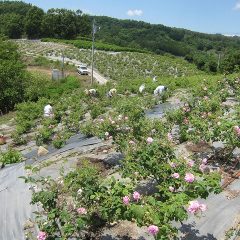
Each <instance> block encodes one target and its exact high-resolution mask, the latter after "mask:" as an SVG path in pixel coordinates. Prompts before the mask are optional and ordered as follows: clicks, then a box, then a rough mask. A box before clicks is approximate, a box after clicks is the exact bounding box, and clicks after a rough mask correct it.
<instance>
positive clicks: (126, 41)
mask: <svg viewBox="0 0 240 240" xmlns="http://www.w3.org/2000/svg"><path fill="white" fill-rule="evenodd" d="M93 18H95V19H96V23H97V25H99V26H101V29H100V31H98V32H97V34H96V40H97V41H100V43H99V46H100V44H101V43H102V45H101V47H103V45H104V44H112V45H115V48H116V46H119V48H120V47H124V48H128V49H141V50H142V51H144V50H145V51H151V52H154V53H156V54H161V55H163V54H165V53H168V54H169V53H170V54H172V55H174V56H181V57H184V58H185V59H186V60H187V61H189V62H190V63H194V64H195V65H196V66H197V68H198V69H200V70H203V71H206V72H229V73H233V72H235V71H238V70H239V67H240V51H239V48H240V38H239V37H226V36H223V35H221V34H205V33H198V32H193V31H190V30H186V29H180V28H172V27H167V26H164V25H161V24H149V23H145V22H139V21H132V20H119V19H115V18H110V17H105V16H89V15H86V14H84V13H83V12H82V11H81V10H77V11H72V10H68V9H58V8H55V9H49V10H48V11H47V12H44V11H43V10H42V9H41V8H38V7H36V6H33V5H30V4H27V3H24V2H19V1H14V2H12V1H2V2H0V22H1V25H0V34H3V35H6V36H7V37H9V38H21V37H26V36H27V37H28V38H29V39H39V38H43V37H51V38H57V39H68V40H69V39H76V38H79V37H80V38H83V37H84V38H85V39H88V40H90V41H91V22H92V20H93ZM89 44H91V43H90V42H89ZM97 47H98V46H97Z"/></svg>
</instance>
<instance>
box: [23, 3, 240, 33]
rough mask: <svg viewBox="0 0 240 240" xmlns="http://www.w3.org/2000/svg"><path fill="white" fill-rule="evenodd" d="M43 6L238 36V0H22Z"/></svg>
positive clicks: (239, 4) (239, 22)
mask: <svg viewBox="0 0 240 240" xmlns="http://www.w3.org/2000/svg"><path fill="white" fill-rule="evenodd" d="M24 2H27V3H32V4H34V5H36V6H39V7H41V8H43V9H44V10H45V11H47V9H49V8H68V9H72V10H77V9H80V10H82V11H83V12H84V13H88V14H90V15H98V16H109V17H115V18H119V19H133V20H138V21H144V22H148V23H153V24H163V25H166V26H170V27H179V28H185V29H189V30H193V31H198V32H205V33H221V34H225V35H240V0H201V1H199V0H24Z"/></svg>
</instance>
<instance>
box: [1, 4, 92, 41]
mask: <svg viewBox="0 0 240 240" xmlns="http://www.w3.org/2000/svg"><path fill="white" fill-rule="evenodd" d="M0 23H1V24H0V34H2V35H5V36H7V37H9V38H21V37H28V38H29V39H37V38H41V37H54V38H62V39H73V38H75V37H76V36H78V35H81V36H88V35H89V34H91V23H90V18H89V17H88V16H87V15H85V14H83V13H82V11H81V10H77V11H72V10H67V9H57V8H56V9H49V10H48V11H47V12H46V13H45V12H44V11H43V10H42V9H41V8H38V7H36V6H32V5H31V4H27V3H24V2H18V1H14V2H13V1H3V2H0Z"/></svg>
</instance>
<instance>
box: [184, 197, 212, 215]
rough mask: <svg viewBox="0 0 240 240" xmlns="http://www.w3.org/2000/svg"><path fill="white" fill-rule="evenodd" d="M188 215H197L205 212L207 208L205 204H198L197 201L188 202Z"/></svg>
mask: <svg viewBox="0 0 240 240" xmlns="http://www.w3.org/2000/svg"><path fill="white" fill-rule="evenodd" d="M187 210H188V212H189V213H193V214H195V213H198V212H205V211H206V210H207V206H206V205H205V204H200V203H199V202H198V201H197V200H196V201H190V202H189V206H188V209H187Z"/></svg>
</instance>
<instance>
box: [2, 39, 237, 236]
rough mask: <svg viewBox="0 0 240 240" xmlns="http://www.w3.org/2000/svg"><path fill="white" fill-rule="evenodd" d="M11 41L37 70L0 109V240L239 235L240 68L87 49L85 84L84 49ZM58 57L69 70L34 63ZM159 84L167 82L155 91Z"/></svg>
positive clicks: (54, 60)
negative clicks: (58, 75)
mask: <svg viewBox="0 0 240 240" xmlns="http://www.w3.org/2000/svg"><path fill="white" fill-rule="evenodd" d="M14 42H15V44H17V46H18V52H19V54H20V55H21V58H22V59H23V62H24V64H25V67H28V68H29V67H31V66H34V67H35V68H34V71H31V72H29V73H28V74H29V75H27V76H28V78H29V81H28V82H27V84H26V85H25V92H24V94H25V95H24V97H25V99H24V100H23V101H22V102H20V103H17V104H16V105H15V107H14V109H13V111H12V112H11V113H8V114H6V115H3V116H2V117H0V133H1V134H2V135H4V136H6V143H5V144H3V145H0V163H1V165H2V169H1V170H0V179H1V189H0V208H1V213H3V214H2V221H3V222H4V224H3V226H2V227H0V229H1V231H0V239H4V240H12V239H19V240H22V239H29V240H35V239H38V240H54V239H62V240H64V239H66V240H67V239H86V240H87V239H99V240H100V239H101V240H108V239H109V240H110V239H116V240H117V239H132V240H143V239H146V240H148V239H149V240H152V239H156V240H167V239H170V240H171V239H188V240H190V239H193V240H194V239H197V240H198V239H201V240H204V239H206V240H207V239H210V240H215V239H217V240H221V239H222V240H227V239H231V240H234V239H238V237H239V229H240V214H239V213H240V205H239V203H240V181H239V177H240V170H239V167H240V163H239V159H240V105H239V102H240V98H239V96H240V75H239V74H238V73H234V74H210V73H206V72H202V71H200V70H198V69H197V68H196V66H195V65H193V64H190V63H189V62H187V61H185V60H184V59H183V58H180V57H179V58H178V57H174V56H171V55H168V54H166V55H157V54H153V53H147V52H146V53H145V52H137V51H136V52H125V51H122V50H121V52H120V51H119V52H114V51H103V50H96V52H95V65H94V79H95V81H94V84H93V85H90V76H78V75H77V74H76V66H75V65H79V64H80V63H84V64H86V65H87V66H88V67H89V68H90V67H91V51H90V50H88V49H82V48H81V49H79V48H77V47H75V46H73V45H71V44H66V43H59V42H41V41H34V40H33V41H30V40H17V41H14ZM123 50H124V49H123ZM62 55H64V56H65V65H64V70H65V71H66V73H67V74H66V75H67V77H66V78H64V79H62V80H57V81H53V80H51V79H50V77H49V76H48V75H47V74H45V73H43V70H44V71H45V72H47V71H50V72H51V69H52V68H58V69H61V57H62ZM95 74H96V75H95ZM97 74H98V75H99V76H98V75H97ZM154 76H156V81H153V77H154ZM142 84H145V89H144V91H143V92H141V93H140V92H139V87H140V86H141V85H142ZM159 85H164V86H167V88H168V89H167V91H165V92H164V93H162V94H160V95H156V94H155V95H154V94H153V92H154V89H156V87H157V86H159ZM86 89H88V90H90V89H95V94H91V92H90V93H89V92H88V91H86ZM110 89H115V90H116V92H115V94H113V96H111V97H109V96H108V95H107V93H108V91H109V90H110ZM87 93H88V94H87ZM47 104H51V106H53V112H54V116H53V117H52V118H46V117H44V116H43V109H44V106H45V105H47ZM10 175H11V177H9V176H10ZM13 199H15V202H17V205H14V204H13V202H14V201H13ZM15 216H18V217H15ZM7 225H11V226H12V227H11V229H8V230H3V229H5V228H4V227H6V226H7ZM13 236H14V237H15V238H13ZM16 236H17V237H16Z"/></svg>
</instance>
